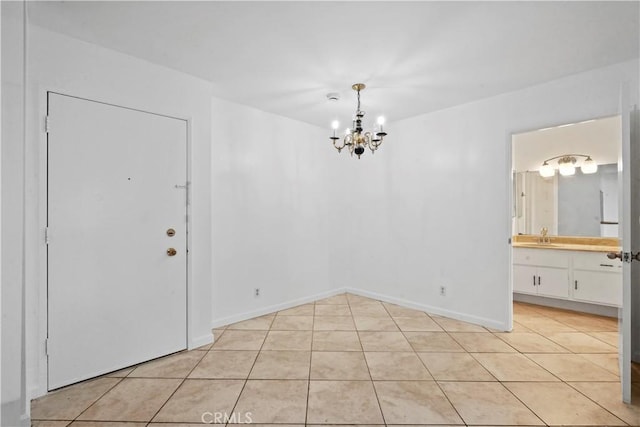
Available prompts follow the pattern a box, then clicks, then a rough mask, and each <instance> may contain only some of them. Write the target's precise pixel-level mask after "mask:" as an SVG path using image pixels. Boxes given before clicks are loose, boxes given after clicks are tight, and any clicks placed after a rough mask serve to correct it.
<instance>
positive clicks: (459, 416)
mask: <svg viewBox="0 0 640 427" xmlns="http://www.w3.org/2000/svg"><path fill="white" fill-rule="evenodd" d="M382 306H383V307H384V309H385V310H386V311H387V313H388V314H389V317H391V320H392V321H393V323H395V324H396V326H397V328H398V329H399V330H400V333H401V334H402V336H403V337H404V339H405V340H407V342H408V343H409V347H411V350H412V351H413V354H414V355H415V356H416V357H417V358H418V360H419V361H420V363H421V364H422V366H424V368H425V369H426V370H427V372H428V373H429V375H430V376H431V378H432V379H433V382H434V383H435V384H436V386H437V387H438V390H440V393H442V395H443V396H444V398H445V399H447V402H449V405H451V407H452V408H453V410H454V411H455V412H456V415H458V418H460V420H461V421H462V422H463V423H464V425H465V426H467V425H468V423H467V422H466V421H465V419H464V418H462V415H461V414H460V412H458V408H456V407H455V405H454V404H453V402H452V401H451V399H450V398H449V396H448V395H447V393H445V391H444V390H443V389H442V386H441V385H440V383H439V382H438V381H437V380H436V377H434V376H433V374H432V373H431V371H430V370H429V368H428V367H427V364H426V363H424V361H423V360H422V358H421V357H420V355H419V354H418V352H417V351H416V349H415V347H414V346H413V345H412V344H411V341H409V339H408V338H407V336H406V335H405V331H403V330H402V328H400V325H398V322H396V319H395V318H394V317H393V316H392V315H391V313H390V312H389V310H388V309H387V306H385V305H384V303H383V304H382ZM423 313H424V314H426V315H427V317H428V318H429V319H431V320H432V321H433V322H435V324H436V325H438V326H439V327H440V328H442V331H443V332H445V333H447V331H446V330H445V329H444V328H443V327H442V325H441V324H439V323H438V322H437V321H436V320H435V319H434V318H433V317H431V316H430V315H429V313H427V312H426V311H423ZM447 335H448V333H447ZM450 338H451V337H450ZM452 339H453V338H452ZM454 341H455V340H454ZM455 342H457V341H455ZM458 345H460V344H458ZM461 347H462V346H461ZM463 350H464V347H463ZM465 351H466V350H465Z"/></svg>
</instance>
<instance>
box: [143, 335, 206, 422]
mask: <svg viewBox="0 0 640 427" xmlns="http://www.w3.org/2000/svg"><path fill="white" fill-rule="evenodd" d="M212 345H213V344H212ZM187 351H188V350H187ZM194 351H195V350H194ZM202 353H204V354H203V355H202V357H200V360H198V362H197V363H196V364H195V365H193V368H191V369H190V370H189V372H187V375H185V377H184V378H183V379H182V381H180V384H178V387H176V389H175V390H173V393H171V395H170V396H169V397H168V398H167V400H165V401H164V403H163V404H162V405H160V408H158V410H157V411H156V412H155V414H153V416H152V417H151V418H150V419H149V421H147V423H149V424H150V423H151V422H152V421H153V419H154V418H155V417H157V416H158V414H159V413H160V411H162V408H164V407H165V405H166V404H167V402H169V400H171V398H172V397H173V396H174V395H175V394H176V392H177V391H178V390H180V387H182V385H183V384H184V383H185V381H187V378H188V377H189V375H191V373H192V372H193V371H194V370H195V369H196V368H197V367H198V365H199V364H200V362H202V359H204V358H205V356H206V355H207V354H208V353H209V351H203V352H202ZM131 373H133V371H131Z"/></svg>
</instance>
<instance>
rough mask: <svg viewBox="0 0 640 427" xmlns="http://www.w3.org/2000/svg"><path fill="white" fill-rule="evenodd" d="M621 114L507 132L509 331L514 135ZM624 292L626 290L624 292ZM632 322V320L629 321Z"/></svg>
mask: <svg viewBox="0 0 640 427" xmlns="http://www.w3.org/2000/svg"><path fill="white" fill-rule="evenodd" d="M620 115H621V113H620V112H619V111H614V112H611V113H609V114H602V115H598V116H592V117H587V118H581V119H580V118H577V119H576V118H574V119H572V120H565V121H563V122H553V124H544V125H541V126H536V127H531V128H524V129H521V130H513V131H511V132H507V135H506V150H505V152H506V153H507V162H506V163H507V168H506V179H507V182H508V183H509V185H508V186H507V190H508V191H507V200H508V201H509V203H508V206H507V209H508V212H509V214H508V221H507V222H508V224H507V227H508V236H509V251H508V252H509V256H508V260H509V264H508V267H507V268H508V269H509V272H508V277H509V286H508V287H507V288H508V292H509V297H508V300H509V310H508V326H510V328H511V329H509V331H511V330H512V329H513V242H512V239H513V228H512V227H513V217H512V213H513V210H512V209H513V203H514V199H513V192H514V191H515V188H514V187H515V182H514V181H513V173H512V170H513V143H512V141H513V139H512V138H513V135H517V134H520V133H526V132H533V131H536V130H539V129H541V128H544V127H555V126H561V125H564V124H567V123H569V122H570V121H572V122H575V123H578V122H580V121H583V120H592V119H595V120H598V119H605V118H609V117H615V116H620ZM620 280H622V278H620ZM623 291H624V290H623ZM623 298H624V294H623ZM629 320H630V319H629ZM627 323H629V325H630V324H631V323H630V321H629V322H627ZM629 327H630V326H629ZM620 398H621V400H622V391H621V393H620Z"/></svg>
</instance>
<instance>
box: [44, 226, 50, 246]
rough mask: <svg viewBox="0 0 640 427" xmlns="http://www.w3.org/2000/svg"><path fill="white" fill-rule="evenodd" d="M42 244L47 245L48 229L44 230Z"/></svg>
mask: <svg viewBox="0 0 640 427" xmlns="http://www.w3.org/2000/svg"><path fill="white" fill-rule="evenodd" d="M44 244H45V245H48V244H49V227H45V228H44Z"/></svg>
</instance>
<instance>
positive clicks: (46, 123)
mask: <svg viewBox="0 0 640 427" xmlns="http://www.w3.org/2000/svg"><path fill="white" fill-rule="evenodd" d="M44 131H45V132H46V133H49V132H50V131H51V117H49V116H45V117H44Z"/></svg>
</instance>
